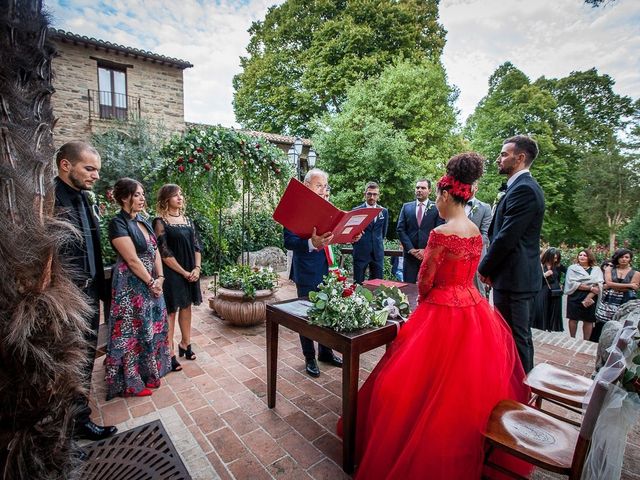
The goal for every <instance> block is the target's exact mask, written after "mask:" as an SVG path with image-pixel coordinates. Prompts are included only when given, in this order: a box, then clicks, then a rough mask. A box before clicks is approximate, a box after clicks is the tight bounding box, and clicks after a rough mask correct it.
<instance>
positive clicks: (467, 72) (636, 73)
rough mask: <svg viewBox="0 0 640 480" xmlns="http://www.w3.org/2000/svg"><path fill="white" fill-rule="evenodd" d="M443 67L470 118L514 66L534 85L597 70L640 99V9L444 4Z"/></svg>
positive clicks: (622, 1)
mask: <svg viewBox="0 0 640 480" xmlns="http://www.w3.org/2000/svg"><path fill="white" fill-rule="evenodd" d="M440 18H441V21H442V23H443V25H444V27H445V28H446V29H447V30H448V34H447V44H446V46H445V51H444V58H443V62H444V65H445V67H446V69H447V73H448V76H449V81H450V82H451V83H453V84H455V85H457V86H458V87H459V88H460V90H461V93H460V98H459V100H458V107H459V108H460V109H461V113H462V117H463V118H466V117H467V116H468V115H469V114H470V113H472V112H473V109H474V108H475V106H476V105H477V103H478V102H479V101H480V99H481V98H482V97H483V96H484V95H486V93H487V89H488V79H489V76H490V75H491V74H492V73H493V72H494V71H495V69H496V68H497V67H498V66H499V65H501V64H502V63H504V62H506V61H511V62H512V63H513V64H514V65H515V66H516V67H518V68H519V69H521V70H522V71H523V72H524V73H525V74H526V75H528V76H529V77H530V78H531V79H532V80H535V79H536V78H538V77H540V76H543V75H544V76H545V77H547V78H557V77H563V76H566V75H568V74H569V73H571V72H572V71H578V70H588V69H590V68H593V67H596V68H597V69H598V72H599V73H601V74H604V73H606V74H609V75H610V76H611V77H612V78H613V79H614V80H616V86H615V87H614V88H615V91H616V92H617V93H619V94H622V95H629V96H631V97H632V98H634V99H635V98H638V97H639V96H640V56H638V54H637V52H639V51H640V35H639V33H640V31H639V30H640V3H639V2H637V0H618V1H617V2H615V3H613V4H611V5H609V6H607V7H604V8H597V9H593V8H591V7H589V6H587V5H584V4H583V2H582V1H581V0H565V1H562V2H559V1H557V0H537V1H535V2H531V1H518V0H510V1H504V0H502V1H500V0H445V1H443V2H442V3H441V5H440Z"/></svg>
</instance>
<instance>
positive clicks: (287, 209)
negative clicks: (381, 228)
mask: <svg viewBox="0 0 640 480" xmlns="http://www.w3.org/2000/svg"><path fill="white" fill-rule="evenodd" d="M381 212H382V210H381V209H379V208H359V209H357V210H351V211H349V212H345V211H342V210H340V209H339V208H336V207H335V206H333V205H332V204H331V203H329V202H328V201H326V200H325V199H324V198H322V197H321V196H320V195H318V194H317V193H315V192H314V191H313V190H311V189H310V188H307V187H306V186H305V185H304V184H303V183H302V182H300V181H298V180H296V179H295V178H292V179H291V181H289V185H287V189H286V190H285V191H284V195H283V196H282V198H281V199H280V203H278V206H277V207H276V210H275V211H274V212H273V219H274V220H275V221H276V222H278V223H279V224H281V225H282V226H283V227H285V228H286V229H288V230H291V231H292V232H293V233H295V234H296V235H298V236H299V237H300V238H311V234H312V233H313V228H314V227H315V228H316V234H317V235H322V234H324V233H326V232H332V233H333V240H332V241H331V243H351V242H353V237H355V236H356V235H358V234H359V233H360V232H362V231H363V230H364V229H365V228H367V225H369V224H370V223H371V222H372V221H373V219H374V218H376V217H377V216H378V215H379V214H380V213H381Z"/></svg>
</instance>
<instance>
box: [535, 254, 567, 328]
mask: <svg viewBox="0 0 640 480" xmlns="http://www.w3.org/2000/svg"><path fill="white" fill-rule="evenodd" d="M560 260H561V254H560V250H558V249H557V248H553V247H551V248H548V249H547V250H545V252H544V253H543V254H542V257H541V259H540V263H541V264H542V286H541V287H540V291H539V292H538V295H537V296H536V300H535V303H534V312H533V313H534V316H533V325H532V326H533V328H537V329H540V330H547V331H549V332H562V331H564V328H563V326H562V288H561V286H560V275H561V274H565V273H566V272H567V268H566V267H565V266H564V265H562V264H561V263H560Z"/></svg>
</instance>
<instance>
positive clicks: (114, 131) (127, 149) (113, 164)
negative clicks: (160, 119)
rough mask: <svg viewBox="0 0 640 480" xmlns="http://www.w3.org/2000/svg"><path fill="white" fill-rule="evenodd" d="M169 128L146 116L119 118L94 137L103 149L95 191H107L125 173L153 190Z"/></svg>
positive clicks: (149, 189)
mask: <svg viewBox="0 0 640 480" xmlns="http://www.w3.org/2000/svg"><path fill="white" fill-rule="evenodd" d="M165 136H166V129H165V128H164V126H163V125H162V124H154V123H149V122H147V121H144V120H138V121H135V122H120V121H117V122H115V123H114V124H113V126H112V128H109V129H108V130H105V131H103V132H100V133H96V134H94V135H93V136H92V137H91V143H92V145H94V146H95V148H96V150H98V152H99V153H100V157H101V159H102V169H101V170H100V179H99V180H98V182H97V185H96V189H95V191H96V193H98V194H102V195H104V194H105V193H106V191H107V190H108V189H110V188H112V187H113V185H114V184H115V183H116V181H117V180H118V179H120V178H122V177H130V178H135V179H136V180H138V181H140V182H141V183H142V184H143V186H144V189H145V191H146V192H147V194H149V193H150V192H151V191H152V187H153V184H154V183H155V180H156V176H157V175H158V170H159V168H160V162H159V161H158V160H159V155H160V149H161V148H162V142H163V141H164V140H165Z"/></svg>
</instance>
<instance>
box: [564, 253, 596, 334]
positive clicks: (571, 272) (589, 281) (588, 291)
mask: <svg viewBox="0 0 640 480" xmlns="http://www.w3.org/2000/svg"><path fill="white" fill-rule="evenodd" d="M565 280H566V281H565V285H564V293H565V294H566V295H567V320H568V323H569V335H571V336H572V337H575V336H576V330H577V329H578V322H582V336H583V338H584V339H585V340H590V339H591V334H592V332H593V324H594V323H595V321H596V316H595V313H596V304H597V302H598V299H599V297H600V294H601V292H602V282H603V278H602V270H600V267H598V266H597V265H596V257H595V255H594V254H593V253H592V252H591V250H589V249H588V248H585V249H582V250H580V251H579V252H578V255H577V256H576V260H575V263H574V264H573V265H570V266H569V268H568V269H567V276H566V279H565Z"/></svg>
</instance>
